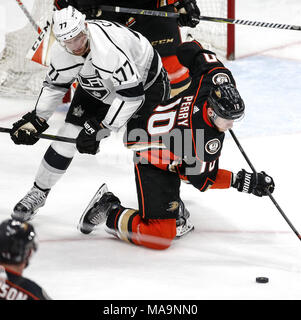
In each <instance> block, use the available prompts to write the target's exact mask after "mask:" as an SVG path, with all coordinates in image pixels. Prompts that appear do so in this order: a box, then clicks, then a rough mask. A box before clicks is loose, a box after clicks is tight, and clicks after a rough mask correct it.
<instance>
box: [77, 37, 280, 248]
mask: <svg viewBox="0 0 301 320" xmlns="http://www.w3.org/2000/svg"><path fill="white" fill-rule="evenodd" d="M177 55H178V58H179V61H180V62H181V63H182V64H183V65H184V66H186V67H187V68H188V69H189V72H190V75H191V77H192V83H191V85H190V86H189V88H188V89H187V90H185V91H183V92H182V93H180V94H179V95H178V96H175V97H174V98H172V99H170V100H168V101H166V102H164V103H160V104H159V105H157V106H155V107H154V108H153V110H150V111H149V112H148V113H146V114H140V117H138V118H137V119H132V120H131V121H130V123H129V124H128V132H127V139H126V141H125V144H126V146H127V147H128V148H130V149H132V150H134V152H135V160H136V161H135V177H136V187H137V194H138V203H139V209H138V210H134V209H128V208H125V207H123V206H122V205H121V204H120V201H119V199H118V198H117V197H116V196H114V195H113V194H112V193H111V192H108V190H107V189H105V188H104V192H103V194H102V196H101V197H100V199H98V201H96V202H95V203H94V204H93V206H92V207H91V208H90V210H87V211H86V212H85V213H84V215H83V216H82V218H81V220H80V224H79V228H80V230H81V231H82V232H83V233H90V232H91V231H92V230H93V229H94V227H95V226H96V225H98V224H101V223H103V222H106V228H107V231H108V232H109V233H112V234H114V235H116V236H117V237H119V238H120V239H122V240H125V241H128V242H132V243H134V244H136V245H143V246H146V247H150V248H154V249H165V248H168V247H169V246H170V244H171V242H172V240H173V239H174V238H175V236H176V219H178V218H179V216H178V215H179V212H180V211H181V206H182V203H181V200H180V193H179V189H180V181H181V180H185V181H187V182H189V183H190V184H191V185H192V186H194V187H195V188H197V189H198V190H200V191H201V192H204V191H206V190H208V189H227V188H230V187H233V188H236V189H237V190H238V191H240V192H246V193H252V194H254V195H256V196H265V195H267V191H266V190H267V189H268V190H269V191H270V192H271V193H272V192H273V190H274V182H273V179H272V178H271V177H270V176H268V175H267V174H266V173H265V172H260V173H248V172H246V171H245V170H244V169H242V170H240V171H239V172H238V173H237V174H235V173H233V172H231V171H228V170H224V169H220V168H219V157H220V155H221V150H222V146H223V141H224V136H225V132H226V131H227V130H228V129H231V128H232V126H233V123H234V121H236V120H238V119H240V118H241V117H243V115H244V112H245V105H244V102H243V100H242V98H241V97H240V95H239V92H238V90H237V89H236V85H235V81H234V78H233V76H232V74H231V72H230V71H229V70H228V69H227V68H226V67H225V66H224V65H223V64H222V63H221V62H220V61H219V60H218V59H217V57H216V55H215V54H214V53H213V52H211V51H208V50H204V49H203V48H202V46H201V45H200V44H199V43H198V42H197V41H193V42H187V43H184V44H182V45H180V46H179V48H178V50H177ZM184 218H185V217H184Z"/></svg>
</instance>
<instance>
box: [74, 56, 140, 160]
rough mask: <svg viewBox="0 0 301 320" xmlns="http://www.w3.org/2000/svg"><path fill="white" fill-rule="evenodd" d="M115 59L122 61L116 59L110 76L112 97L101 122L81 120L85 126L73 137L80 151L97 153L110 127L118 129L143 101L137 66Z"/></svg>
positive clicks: (108, 133)
mask: <svg viewBox="0 0 301 320" xmlns="http://www.w3.org/2000/svg"><path fill="white" fill-rule="evenodd" d="M112 60H113V59H112ZM117 60H118V61H121V62H118V63H117V66H116V67H115V68H114V70H113V72H112V74H111V76H110V79H111V81H112V83H113V86H114V89H115V93H116V95H115V98H114V100H113V102H112V103H111V106H110V107H109V110H108V112H107V114H106V116H105V118H104V120H103V121H102V122H101V123H98V122H97V121H96V120H95V119H90V120H88V121H87V122H86V123H85V124H84V129H83V130H82V131H81V132H80V133H79V135H78V137H77V139H76V147H77V149H78V151H79V152H80V153H88V154H96V153H97V152H98V148H99V141H100V138H101V139H102V138H104V137H107V136H109V135H110V131H118V129H120V128H121V127H123V126H124V125H125V124H126V123H127V122H128V121H129V120H130V118H131V117H132V116H133V115H134V114H135V112H136V111H137V110H138V109H139V108H140V107H141V106H142V105H143V103H144V88H143V84H142V79H141V77H140V76H139V74H138V71H137V69H136V66H134V65H133V64H131V62H130V61H128V60H127V59H124V58H123V60H119V59H117ZM99 72H101V71H99ZM107 74H108V73H104V74H102V76H103V77H105V76H107Z"/></svg>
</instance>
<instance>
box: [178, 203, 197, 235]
mask: <svg viewBox="0 0 301 320" xmlns="http://www.w3.org/2000/svg"><path fill="white" fill-rule="evenodd" d="M176 223H177V224H176V225H177V234H176V238H177V239H179V238H181V237H182V236H184V235H185V234H187V233H189V232H190V231H192V230H193V229H194V225H193V224H192V222H191V221H190V213H189V211H188V210H187V209H186V208H185V205H184V203H183V201H182V200H181V201H180V206H179V217H178V219H177V222H176Z"/></svg>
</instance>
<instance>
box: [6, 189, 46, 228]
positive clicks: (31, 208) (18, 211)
mask: <svg viewBox="0 0 301 320" xmlns="http://www.w3.org/2000/svg"><path fill="white" fill-rule="evenodd" d="M48 193H49V190H47V191H43V190H41V189H39V188H38V187H37V186H36V185H34V186H33V187H32V188H31V189H30V190H29V191H28V192H27V194H26V196H25V197H24V198H23V199H21V200H20V201H19V202H18V203H17V204H16V205H15V207H14V211H13V213H12V214H11V217H12V218H13V219H15V220H19V221H22V222H25V221H29V220H31V219H32V218H33V216H34V215H35V214H36V213H37V211H38V209H39V208H41V207H43V206H44V204H45V202H46V199H47V196H48Z"/></svg>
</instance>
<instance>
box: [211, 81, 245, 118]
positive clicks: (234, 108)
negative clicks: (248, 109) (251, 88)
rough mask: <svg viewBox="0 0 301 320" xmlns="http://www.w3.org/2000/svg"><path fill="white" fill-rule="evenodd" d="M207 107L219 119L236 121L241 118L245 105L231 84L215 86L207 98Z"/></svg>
mask: <svg viewBox="0 0 301 320" xmlns="http://www.w3.org/2000/svg"><path fill="white" fill-rule="evenodd" d="M208 103H209V107H211V108H212V109H213V110H214V112H215V113H216V114H217V115H218V116H219V117H221V118H224V119H228V120H236V119H239V118H241V117H242V116H243V114H244V111H245V104H244V102H243V100H242V98H241V97H240V94H239V92H238V90H237V89H236V88H235V86H234V85H233V84H232V83H222V84H219V85H215V86H213V87H212V89H211V90H210V94H209V97H208Z"/></svg>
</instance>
